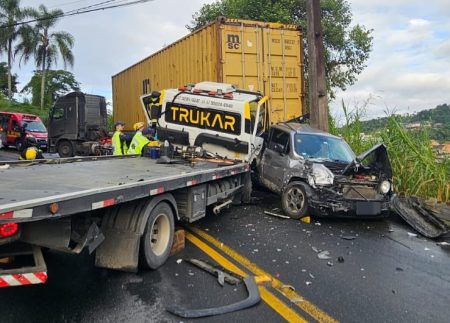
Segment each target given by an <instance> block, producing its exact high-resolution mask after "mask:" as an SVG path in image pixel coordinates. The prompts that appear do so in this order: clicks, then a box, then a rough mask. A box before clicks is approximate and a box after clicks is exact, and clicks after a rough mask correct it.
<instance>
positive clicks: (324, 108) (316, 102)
mask: <svg viewBox="0 0 450 323" xmlns="http://www.w3.org/2000/svg"><path fill="white" fill-rule="evenodd" d="M306 19H307V23H308V63H309V66H308V81H309V113H310V119H311V126H313V127H315V128H319V129H320V130H323V131H327V132H328V97H327V86H326V83H325V50H324V47H323V35H322V27H321V23H320V0H306Z"/></svg>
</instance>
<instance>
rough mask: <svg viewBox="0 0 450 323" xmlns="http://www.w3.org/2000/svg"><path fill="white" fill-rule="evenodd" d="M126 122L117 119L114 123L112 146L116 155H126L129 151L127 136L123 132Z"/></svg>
mask: <svg viewBox="0 0 450 323" xmlns="http://www.w3.org/2000/svg"><path fill="white" fill-rule="evenodd" d="M124 125H125V123H124V122H122V121H117V122H116V123H115V124H114V130H115V131H114V135H113V136H112V146H113V148H114V155H126V154H127V151H128V146H127V136H126V135H125V134H124V133H123V132H122V131H123V128H124Z"/></svg>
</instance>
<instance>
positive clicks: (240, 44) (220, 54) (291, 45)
mask: <svg viewBox="0 0 450 323" xmlns="http://www.w3.org/2000/svg"><path fill="white" fill-rule="evenodd" d="M201 81H214V82H223V83H231V84H234V85H235V86H236V87H238V88H240V89H246V90H250V91H260V92H262V93H263V94H265V95H268V96H269V97H270V100H269V111H270V114H271V121H272V123H276V122H278V121H285V120H289V119H292V118H295V117H298V116H300V115H301V114H302V112H303V110H304V108H303V107H304V100H303V99H304V79H303V48H302V35H301V33H300V31H299V28H298V26H295V25H286V24H280V23H266V22H258V21H249V20H238V19H228V18H223V17H221V18H218V19H216V20H215V21H214V22H212V23H210V24H208V25H206V26H204V27H202V28H200V29H198V30H196V31H195V32H193V33H191V34H189V35H187V36H186V37H184V38H182V39H180V40H178V41H176V42H174V43H173V44H171V45H168V46H167V47H165V48H164V49H162V50H160V51H158V52H157V53H155V54H153V55H151V56H149V57H147V58H145V59H143V60H142V61H140V62H138V63H136V64H134V65H132V66H130V67H129V68H127V69H125V70H124V71H122V72H120V73H118V74H116V75H114V76H113V77H112V89H113V104H114V108H113V116H114V121H118V120H121V121H124V122H125V123H126V124H127V129H130V127H132V125H133V123H135V122H137V121H143V120H145V117H144V113H143V111H142V107H141V105H140V102H139V97H140V96H141V95H143V94H146V93H150V92H151V91H157V90H161V89H165V88H178V87H180V86H182V85H185V84H187V83H197V82H201Z"/></svg>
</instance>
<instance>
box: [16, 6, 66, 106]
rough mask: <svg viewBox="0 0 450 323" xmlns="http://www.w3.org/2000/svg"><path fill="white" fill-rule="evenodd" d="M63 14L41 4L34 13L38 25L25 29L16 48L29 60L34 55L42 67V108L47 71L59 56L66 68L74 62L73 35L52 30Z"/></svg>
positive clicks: (37, 63) (37, 64) (37, 65)
mask: <svg viewBox="0 0 450 323" xmlns="http://www.w3.org/2000/svg"><path fill="white" fill-rule="evenodd" d="M62 15H63V12H62V10H60V9H55V10H51V11H48V10H47V8H46V7H45V6H44V5H40V6H39V8H38V10H36V11H35V12H34V14H33V16H34V17H35V18H36V20H37V22H36V25H35V26H34V28H31V27H28V28H27V29H24V34H23V35H22V42H21V43H20V44H19V45H18V46H17V48H16V52H21V53H22V57H21V59H24V61H25V62H27V61H28V60H29V59H30V57H31V56H34V61H35V64H36V67H37V68H41V74H42V81H41V110H42V109H43V108H44V97H45V77H46V72H47V71H48V70H49V69H50V68H51V67H52V66H53V65H56V64H57V62H58V57H59V56H61V58H62V60H63V63H64V68H65V69H66V68H67V65H69V66H70V67H72V66H73V63H74V56H73V53H72V47H73V44H74V38H73V36H72V35H71V34H69V33H67V32H64V31H58V32H56V31H52V29H53V28H54V27H55V25H56V23H57V22H58V20H59V19H60V18H61V17H62Z"/></svg>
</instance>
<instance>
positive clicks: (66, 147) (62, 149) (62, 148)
mask: <svg viewBox="0 0 450 323" xmlns="http://www.w3.org/2000/svg"><path fill="white" fill-rule="evenodd" d="M58 154H59V157H60V158H68V157H73V147H72V144H71V143H70V142H69V141H66V140H64V141H60V142H59V143H58Z"/></svg>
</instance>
